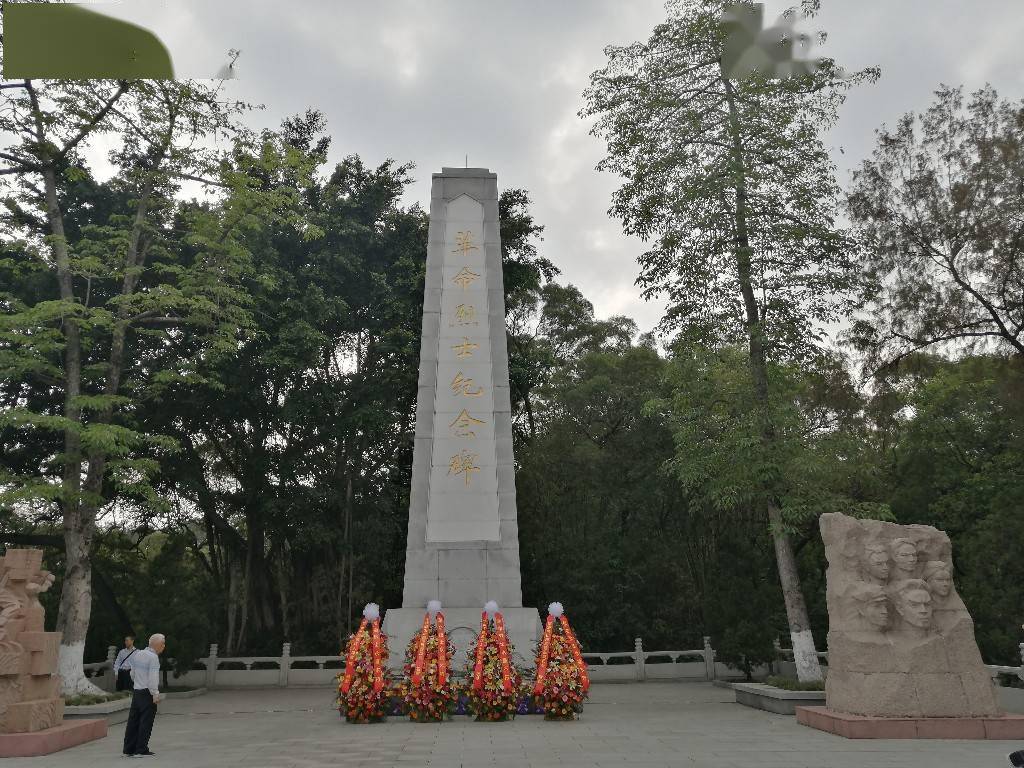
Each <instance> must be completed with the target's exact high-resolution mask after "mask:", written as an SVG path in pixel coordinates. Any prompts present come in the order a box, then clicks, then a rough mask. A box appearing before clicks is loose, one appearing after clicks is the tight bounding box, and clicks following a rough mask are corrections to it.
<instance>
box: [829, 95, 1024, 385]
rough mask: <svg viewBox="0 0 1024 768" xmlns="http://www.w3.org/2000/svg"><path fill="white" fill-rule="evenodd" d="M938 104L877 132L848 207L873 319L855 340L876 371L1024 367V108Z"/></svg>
mask: <svg viewBox="0 0 1024 768" xmlns="http://www.w3.org/2000/svg"><path fill="white" fill-rule="evenodd" d="M935 95H936V100H935V103H934V104H933V105H932V106H931V107H929V109H928V110H927V111H926V112H925V113H924V114H922V115H920V116H919V117H916V118H915V116H914V115H912V114H907V115H904V116H903V117H902V118H901V119H900V120H899V122H898V123H897V124H896V127H895V128H894V129H892V130H889V129H887V128H885V127H884V126H883V127H882V128H881V129H880V130H879V131H878V146H877V147H876V148H875V151H874V154H873V156H872V157H871V159H869V160H866V161H864V163H863V164H862V166H861V167H860V169H859V170H857V171H856V172H855V173H854V186H853V190H852V192H851V194H850V196H849V199H848V209H849V212H850V217H851V219H852V220H853V222H854V223H855V225H856V227H857V234H858V241H859V244H860V255H861V258H862V265H863V271H864V278H865V279H864V285H863V292H862V308H864V309H866V310H867V314H866V316H865V317H864V318H862V319H861V320H860V321H859V322H857V323H856V324H855V325H854V327H853V328H852V330H851V338H852V340H853V341H854V342H855V344H856V345H857V346H858V347H859V348H860V349H861V350H862V351H864V352H865V353H866V354H867V363H868V365H869V366H871V367H873V368H876V369H877V368H878V367H881V366H884V365H892V364H894V363H898V362H899V361H900V360H902V359H903V358H905V357H906V356H907V355H910V354H913V353H915V352H917V351H919V350H929V351H932V352H936V353H938V352H942V351H950V350H973V351H980V350H984V349H986V348H988V349H1005V350H1009V351H1010V352H1011V353H1013V354H1016V355H1021V356H1024V336H1022V334H1024V101H1020V102H1018V103H1011V102H1009V101H1006V100H1000V99H999V97H998V94H997V93H996V92H995V90H993V89H992V88H991V87H986V88H982V89H980V90H978V91H976V92H975V93H974V94H972V96H971V97H970V99H969V100H967V101H965V99H964V95H963V91H962V89H960V88H950V87H948V86H941V87H940V88H939V89H938V90H937V91H936V92H935Z"/></svg>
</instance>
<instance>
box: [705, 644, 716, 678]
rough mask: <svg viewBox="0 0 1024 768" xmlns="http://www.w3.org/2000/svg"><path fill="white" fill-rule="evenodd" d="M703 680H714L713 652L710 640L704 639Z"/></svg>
mask: <svg viewBox="0 0 1024 768" xmlns="http://www.w3.org/2000/svg"><path fill="white" fill-rule="evenodd" d="M704 679H705V680H714V679H715V650H714V649H713V648H712V647H711V638H710V637H707V636H705V637H704Z"/></svg>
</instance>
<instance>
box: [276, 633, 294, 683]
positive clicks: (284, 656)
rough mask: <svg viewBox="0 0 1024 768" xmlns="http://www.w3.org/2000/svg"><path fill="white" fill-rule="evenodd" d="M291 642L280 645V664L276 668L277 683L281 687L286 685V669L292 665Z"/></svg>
mask: <svg viewBox="0 0 1024 768" xmlns="http://www.w3.org/2000/svg"><path fill="white" fill-rule="evenodd" d="M291 656H292V644H291V643H285V644H284V645H283V646H282V647H281V665H280V667H279V668H278V673H277V684H278V685H279V686H281V687H282V688H287V687H288V671H289V670H290V669H291V666H292V659H291Z"/></svg>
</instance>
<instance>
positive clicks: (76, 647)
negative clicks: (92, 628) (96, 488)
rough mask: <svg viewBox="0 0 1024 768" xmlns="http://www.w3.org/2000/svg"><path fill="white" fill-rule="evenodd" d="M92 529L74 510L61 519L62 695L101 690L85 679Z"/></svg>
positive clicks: (59, 623)
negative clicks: (62, 557) (62, 532)
mask: <svg viewBox="0 0 1024 768" xmlns="http://www.w3.org/2000/svg"><path fill="white" fill-rule="evenodd" d="M94 530H95V526H94V524H93V521H92V520H91V519H88V518H86V517H85V516H83V515H82V514H81V513H80V508H79V507H77V506H76V507H75V513H74V514H70V515H69V514H67V513H65V516H64V548H65V553H66V555H65V557H66V559H65V563H66V567H65V571H64V586H63V588H62V589H61V592H60V608H59V609H58V611H57V631H58V632H60V633H61V641H60V658H59V661H58V665H57V671H58V673H59V674H60V679H61V693H62V695H64V696H74V695H75V694H79V693H93V694H100V693H102V691H101V690H100V689H99V688H97V687H96V686H95V685H93V684H92V683H91V682H89V679H88V678H87V677H86V676H85V635H86V633H87V632H88V630H89V614H90V612H91V610H92V564H91V563H90V562H89V551H90V549H91V547H92V536H93V532H94Z"/></svg>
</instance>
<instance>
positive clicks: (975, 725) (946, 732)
mask: <svg viewBox="0 0 1024 768" xmlns="http://www.w3.org/2000/svg"><path fill="white" fill-rule="evenodd" d="M796 721H797V722H798V723H801V724H803V725H807V726H810V727H811V728H817V729H818V730H819V731H827V732H828V733H834V734H836V735H837V736H843V737H845V738H847V739H1024V715H1012V714H1006V715H991V716H986V717H869V716H865V715H849V714H846V713H845V712H833V711H832V710H830V709H828V708H826V707H797V708H796Z"/></svg>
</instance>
